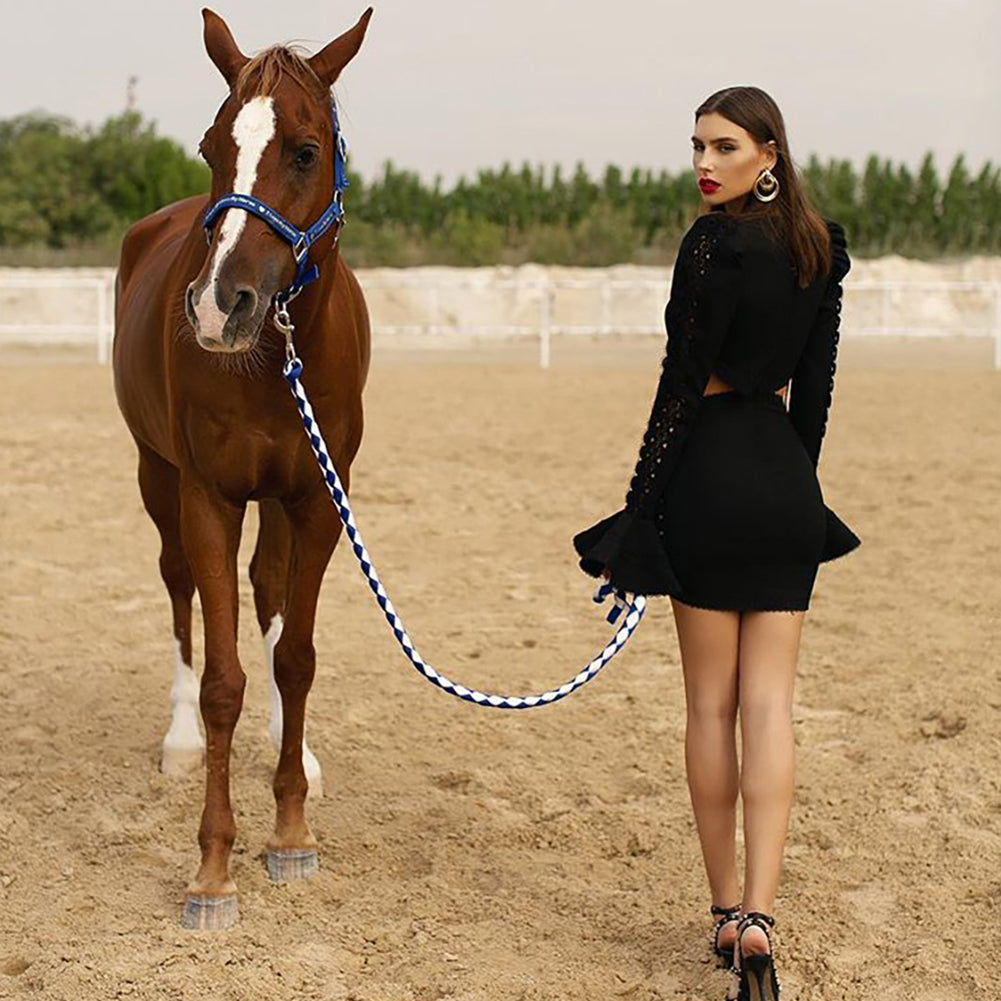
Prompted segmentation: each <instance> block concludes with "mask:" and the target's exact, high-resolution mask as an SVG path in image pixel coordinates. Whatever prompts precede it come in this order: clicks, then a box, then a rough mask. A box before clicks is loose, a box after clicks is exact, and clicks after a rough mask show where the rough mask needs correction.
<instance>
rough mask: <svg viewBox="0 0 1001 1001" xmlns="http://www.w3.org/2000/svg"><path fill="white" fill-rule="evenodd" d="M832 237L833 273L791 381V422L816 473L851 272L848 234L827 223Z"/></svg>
mask: <svg viewBox="0 0 1001 1001" xmlns="http://www.w3.org/2000/svg"><path fill="white" fill-rule="evenodd" d="M827 226H828V229H829V231H830V234H831V270H830V273H829V275H828V279H827V286H826V288H825V289H824V295H823V297H822V299H821V300H820V306H819V307H818V309H817V315H816V317H815V318H814V320H813V325H812V326H811V328H810V333H809V335H808V337H807V340H806V344H805V345H804V347H803V353H802V354H801V355H800V358H799V361H798V362H797V363H796V369H795V371H794V372H793V377H792V401H791V402H790V405H789V418H790V420H791V421H792V424H793V427H794V428H795V429H796V433H797V434H798V435H799V437H800V440H801V441H802V442H803V446H804V448H806V451H807V454H808V455H809V456H810V461H811V462H812V463H813V467H814V469H816V468H817V463H818V462H819V460H820V446H821V443H822V441H823V438H824V433H825V431H826V430H827V415H828V412H829V411H830V408H831V400H832V398H833V395H834V372H835V369H836V367H837V356H838V339H839V336H840V321H841V300H842V287H841V281H842V279H843V278H844V276H845V275H846V274H848V272H849V270H850V269H851V259H850V258H849V256H848V248H847V242H846V240H845V231H844V230H843V229H842V228H841V226H840V225H838V223H836V222H832V221H830V220H829V221H828V223H827Z"/></svg>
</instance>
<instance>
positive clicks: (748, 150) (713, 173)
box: [692, 111, 778, 205]
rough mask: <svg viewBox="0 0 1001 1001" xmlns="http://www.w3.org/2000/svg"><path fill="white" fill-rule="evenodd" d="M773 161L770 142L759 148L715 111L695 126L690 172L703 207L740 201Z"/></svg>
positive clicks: (774, 152)
mask: <svg viewBox="0 0 1001 1001" xmlns="http://www.w3.org/2000/svg"><path fill="white" fill-rule="evenodd" d="M777 160H778V154H777V153H776V150H775V143H774V142H773V141H771V140H769V141H768V142H767V143H765V144H764V145H763V146H759V145H758V143H756V142H755V141H754V139H753V138H752V137H751V135H750V133H749V132H747V131H746V130H745V129H742V128H741V127H740V126H739V125H737V124H736V123H734V122H731V121H730V120H729V119H728V118H724V117H723V116H722V115H721V114H719V113H718V112H716V111H712V112H709V113H707V114H705V115H701V116H700V117H699V119H698V120H697V121H696V123H695V135H693V136H692V169H693V170H694V171H695V180H696V182H697V183H698V185H699V191H700V192H701V193H702V198H703V201H704V202H705V203H706V205H719V204H720V203H721V202H729V201H732V200H733V199H735V198H742V197H743V196H744V195H746V194H748V193H749V192H750V190H751V188H753V187H754V183H755V182H756V181H757V179H758V178H759V177H760V176H761V172H762V171H763V170H765V168H767V167H774V166H775V163H776V161H777ZM712 181H715V182H716V183H715V185H713V184H712V183H710V182H712Z"/></svg>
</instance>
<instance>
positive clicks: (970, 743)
mask: <svg viewBox="0 0 1001 1001" xmlns="http://www.w3.org/2000/svg"><path fill="white" fill-rule="evenodd" d="M846 355H847V352H846ZM465 357H466V363H465V364H463V363H462V361H461V359H460V360H459V361H456V360H455V359H452V360H451V361H450V362H448V363H446V361H445V360H444V359H443V358H441V357H440V358H438V359H427V358H425V359H424V361H423V362H422V364H420V365H407V364H403V363H402V361H403V359H402V358H401V357H397V358H395V359H394V358H392V357H390V356H389V355H385V356H383V357H380V356H378V355H377V357H376V359H375V365H374V368H373V374H372V378H371V382H370V385H369V389H368V391H367V396H366V401H367V420H368V424H367V430H366V438H365V442H364V444H363V447H362V452H361V454H360V456H359V459H358V461H357V463H356V465H355V469H354V473H353V481H354V484H355V490H354V493H353V499H354V504H355V508H356V512H357V516H358V519H359V523H360V525H361V527H362V530H363V532H364V534H365V538H366V542H367V543H368V545H369V548H370V550H371V552H372V554H373V556H374V558H375V560H376V564H377V566H378V567H379V570H380V573H381V575H382V576H383V578H384V580H385V581H386V583H387V584H388V586H389V588H390V591H391V593H392V594H393V596H394V601H395V604H396V606H397V608H398V610H399V611H400V613H401V614H402V615H403V617H404V619H405V620H406V622H407V625H408V627H409V628H410V631H411V633H412V634H413V636H414V638H415V639H416V641H417V643H418V645H419V646H420V648H421V649H422V652H423V653H424V654H425V656H426V657H427V658H428V659H429V660H430V661H431V662H432V663H433V664H435V665H437V666H438V667H440V668H442V669H444V670H447V671H448V672H449V673H450V674H451V676H452V677H454V678H457V679H459V680H461V681H463V682H465V683H467V684H470V685H475V686H479V687H483V688H486V689H487V690H500V691H502V692H511V693H527V692H530V691H536V690H541V689H543V688H547V687H550V686H552V685H554V684H556V683H559V682H562V681H564V680H565V679H566V678H568V677H570V676H571V675H573V674H574V673H575V672H576V671H577V670H578V669H579V668H580V667H581V666H583V665H584V664H585V663H586V662H587V660H589V659H590V657H591V656H592V655H593V654H594V653H595V652H596V651H597V650H598V649H599V648H600V646H601V645H602V644H603V642H604V640H605V637H606V636H607V635H608V632H609V628H610V627H608V626H607V625H606V624H605V623H604V621H603V619H602V617H601V614H600V612H599V611H598V610H597V609H596V608H595V607H594V606H592V604H591V602H590V600H589V599H590V594H591V589H592V584H591V581H590V579H589V578H586V577H584V576H583V575H582V574H581V573H580V571H579V570H578V569H577V567H576V563H575V560H574V558H573V556H572V553H571V550H570V541H569V540H570V536H571V535H572V534H573V532H575V531H577V530H578V529H579V528H581V527H583V526H585V525H587V524H590V523H591V522H592V521H593V520H594V519H595V518H597V517H599V516H601V515H603V514H606V513H608V512H610V511H611V510H613V509H614V508H615V507H617V506H618V504H619V501H620V498H621V495H622V493H623V491H624V488H625V485H626V483H627V478H628V474H629V472H630V469H631V466H632V462H633V459H634V455H635V447H636V445H637V444H638V441H639V437H640V435H641V433H642V430H643V426H644V423H645V419H646V415H647V409H648V405H649V399H650V397H651V395H652V390H653V385H654V380H655V377H656V372H655V367H656V360H657V358H659V347H656V348H651V349H650V350H649V351H648V357H649V358H650V359H652V365H646V366H643V365H638V364H626V363H623V364H619V365H615V364H614V362H615V358H614V355H613V357H612V365H611V366H610V365H609V363H608V360H607V359H606V360H604V361H603V362H602V364H601V365H598V364H593V363H581V364H572V363H569V362H567V363H566V364H562V365H560V364H557V365H556V366H555V367H554V368H553V369H552V370H551V371H548V372H543V371H540V370H538V369H537V368H534V367H533V366H532V365H531V355H529V360H528V363H527V364H505V363H503V362H498V363H495V364H493V365H489V366H488V365H484V364H482V363H478V361H482V359H479V360H478V359H477V357H476V356H469V355H466V356H465ZM0 361H2V364H0V380H2V392H0V517H2V537H3V549H2V557H0V560H2V562H0V567H2V569H0V591H2V595H3V601H2V603H0V638H2V639H0V643H2V646H0V649H2V651H3V668H2V671H0V747H2V753H0V797H2V798H0V997H11V998H29V997H30V998H36V997H37V998H44V999H46V1001H62V999H73V1001H79V999H91V998H115V997H126V996H128V997H136V998H150V999H168V998H169V999H182V998H183V999H188V998H213V999H215V998H220V999H258V998H260V999H263V998H267V999H283V998H296V999H298V998H322V999H330V1001H348V999H351V1001H444V999H450V1001H550V999H571V1001H576V999H596V1001H605V999H615V998H627V999H629V1001H655V999H656V1001H663V999H706V998H708V999H715V998H721V997H722V992H723V990H724V988H725V984H726V977H725V975H724V974H723V973H722V972H720V971H718V970H716V969H715V968H714V967H713V965H712V963H711V962H710V957H709V950H708V931H709V924H710V918H709V913H708V905H709V898H708V892H707V887H706V884H705V877H704V874H703V870H702V864H701V857H700V854H699V848H698V841H697V838H696V834H695V829H694V824H693V820H692V817H691V811H690V806H689V800H688V791H687V787H686V784H685V776H684V764H683V730H684V701H683V691H682V686H681V678H680V671H679V659H678V652H677V642H676V636H675V631H674V625H673V619H672V617H671V614H670V606H669V604H668V603H667V602H666V600H661V601H655V602H653V604H652V606H651V609H650V611H649V613H648V615H647V618H646V620H645V621H644V623H643V625H642V626H641V628H640V631H639V632H638V633H637V635H636V637H635V639H634V640H633V642H632V643H631V644H630V647H629V648H628V649H627V650H626V651H625V652H624V653H623V654H622V655H621V656H620V658H619V659H617V660H616V661H615V663H614V664H613V665H612V666H610V667H609V668H608V669H607V670H606V671H605V672H604V673H603V674H602V675H601V676H600V677H599V678H598V679H596V680H595V681H594V682H593V683H592V684H590V685H589V686H587V687H586V688H585V689H583V691H581V692H579V693H577V694H576V695H575V696H573V697H572V698H570V699H568V700H567V701H565V702H562V703H559V704H557V705H556V706H551V707H547V708H544V709H540V710H536V711H533V712H528V713H501V712H497V711H493V710H486V709H482V708H477V707H473V706H469V705H466V704H464V703H460V702H458V701H456V700H453V699H450V698H448V697H447V696H445V695H444V694H442V693H441V692H438V691H436V690H435V689H433V688H432V687H431V686H429V685H428V684H426V683H425V682H423V681H422V680H421V679H420V678H418V676H417V675H416V674H415V673H414V672H413V671H412V669H411V668H410V667H409V666H408V665H407V664H406V662H405V661H404V660H403V659H402V657H401V655H400V654H399V653H398V652H397V650H396V648H395V646H394V645H393V642H392V638H391V636H390V634H389V632H388V630H387V629H386V627H385V624H384V622H383V620H382V618H381V616H380V614H379V612H378V609H377V607H376V606H375V604H374V603H373V602H372V600H371V596H370V593H369V591H368V589H367V587H366V586H365V585H364V581H363V579H362V577H361V574H360V573H359V571H358V569H357V566H356V565H355V563H354V562H353V558H352V556H351V554H350V552H349V550H348V549H347V547H346V546H343V545H342V546H341V547H340V548H339V550H338V552H337V553H336V555H335V558H334V561H333V564H332V566H331V569H330V571H329V572H328V575H327V582H326V585H325V590H324V592H323V594H322V599H321V608H320V615H319V626H318V631H317V648H318V651H319V660H320V670H319V674H318V678H317V682H316V685H315V688H314V691H313V695H312V698H311V701H310V742H311V744H312V746H313V748H314V749H315V751H316V752H317V754H318V756H319V758H320V759H321V761H322V764H323V767H324V770H325V782H326V787H327V797H326V798H325V799H323V800H322V801H319V802H314V803H312V805H311V807H310V817H311V822H312V825H313V829H314V831H315V833H316V835H317V836H318V838H319V840H320V843H321V847H322V857H321V871H320V874H319V875H318V876H317V877H316V878H315V879H313V880H312V881H310V882H309V883H307V884H299V885H272V884H270V883H269V882H268V880H267V878H266V874H265V871H264V866H263V863H262V852H263V847H264V841H265V839H266V837H267V835H268V833H269V830H270V826H271V823H272V809H273V807H272V799H271V792H270V786H269V782H270V774H271V770H272V767H273V764H274V756H273V753H272V751H271V748H270V745H269V743H268V740H267V737H266V734H265V727H266V723H267V712H268V708H267V707H268V695H267V686H266V680H265V678H264V676H263V657H262V652H261V647H260V642H259V637H258V636H257V634H256V631H255V627H254V618H253V614H252V605H251V602H250V591H249V585H248V584H247V582H246V575H245V573H244V576H243V585H242V586H243V615H242V620H241V649H242V651H243V656H244V663H245V666H246V668H247V672H248V675H249V683H248V690H247V700H246V708H245V711H244V716H243V719H242V721H241V725H240V727H239V729H238V731H237V739H236V748H235V757H234V781H233V789H234V801H235V804H236V810H237V819H238V824H239V836H238V841H237V846H236V849H235V855H234V858H233V873H234V876H235V879H236V881H237V883H238V886H239V889H240V902H241V913H242V922H241V924H240V925H239V927H238V928H237V929H235V930H234V931H232V932H229V933H223V934H217V935H211V934H195V933H187V932H183V931H182V930H181V928H180V926H179V923H178V918H179V913H180V907H181V904H182V902H183V899H184V893H185V885H186V882H187V880H188V879H189V878H190V877H191V876H192V875H193V873H194V870H195V866H196V860H197V846H196V842H195V835H196V828H197V824H198V815H199V811H200V806H201V793H202V782H201V779H200V778H199V777H197V776H196V777H192V778H191V779H189V780H184V781H180V782H177V781H168V780H166V779H164V778H163V777H162V776H161V775H160V774H159V773H158V770H157V764H158V753H159V745H160V740H161V739H162V736H163V733H164V730H165V728H166V725H167V720H168V701H167V696H168V690H169V688H170V683H171V638H170V628H169V616H168V605H167V601H166V598H165V595H164V593H163V591H162V589H161V584H160V581H159V578H158V574H157V571H156V556H157V543H156V536H155V532H154V530H153V528H152V525H151V524H150V523H149V522H148V521H147V519H146V517H145V514H144V513H143V511H142V508H141V505H140V500H139V494H138V490H137V488H136V485H135V481H134V455H133V449H132V445H131V441H130V439H129V438H128V437H127V434H126V431H125V428H124V426H123V424H122V422H121V420H120V418H119V415H118V413H117V410H116V408H115V404H114V400H113V395H112V392H111V383H110V371H109V370H106V369H103V370H102V369H100V368H98V367H96V366H94V365H92V364H91V363H90V362H89V358H88V359H87V360H85V361H82V362H74V361H73V360H72V359H70V360H67V359H66V358H55V359H52V358H48V359H43V358H42V357H41V356H39V355H32V354H31V353H30V352H29V353H28V355H27V356H26V355H25V354H24V353H23V352H22V353H21V354H19V355H16V356H11V357H7V358H4V359H0ZM999 456H1001V374H998V373H994V372H991V371H989V370H987V369H985V368H984V367H983V366H979V367H978V366H976V365H965V366H964V365H962V364H959V365H946V367H945V368H943V369H942V370H941V371H934V370H930V369H929V368H928V366H926V365H915V366H910V367H907V368H900V367H898V368H896V369H894V368H892V367H889V366H887V365H876V366H872V367H866V366H864V365H861V364H855V365H853V364H850V363H846V364H845V365H844V366H843V368H842V371H841V372H840V374H839V383H838V389H837V392H836V399H835V408H834V412H833V416H832V422H831V426H830V430H829V434H828V437H827V439H826V442H825V451H824V455H823V458H822V460H821V480H822V483H823V485H824V490H825V497H826V499H827V501H828V503H829V504H830V505H831V506H832V507H833V508H834V509H835V510H836V511H837V512H838V513H839V514H840V515H841V516H842V518H843V519H844V520H845V521H846V522H847V523H848V524H849V525H851V526H852V527H853V528H854V529H855V530H856V531H857V533H858V534H859V536H860V537H861V538H862V540H863V545H862V547H861V549H859V550H858V551H857V552H855V553H853V554H851V555H850V556H848V557H847V558H846V559H844V560H842V561H838V562H836V563H832V564H827V565H824V566H823V567H821V569H820V573H819V577H818V583H817V587H816V590H815V592H814V599H813V606H812V608H811V611H810V612H809V613H808V616H807V621H806V628H805V631H804V637H803V645H802V649H801V655H800V666H799V677H798V682H797V699H796V707H795V730H796V735H797V794H796V802H795V805H794V809H793V817H792V826H791V831H790V836H789V843H788V848H787V854H786V862H785V870H784V874H783V880H782V884H781V888H780V898H779V900H778V902H777V906H776V914H777V917H778V922H779V924H778V929H777V938H776V954H777V960H778V964H779V973H780V976H781V978H782V981H783V985H784V997H785V998H790V999H792V998H801V999H807V998H809V999H811V1001H812V999H819V1001H826V999H841V998H853V999H879V1001H953V999H974V998H976V999H980V998H986V997H991V996H993V993H994V991H996V984H997V982H998V981H997V967H996V961H997V954H998V953H997V949H998V946H999V945H1001V942H999V939H1001V932H999V928H1001V777H999V773H998V768H997V762H998V760H999V755H1001V738H999V732H1001V656H999V655H1001V642H999V634H1001V626H999V609H1001V577H999V565H1001V528H999V524H1001V522H999V504H998V497H999V494H1001V469H999V459H998V457H999ZM568 487H569V489H568ZM253 522H254V518H253V515H251V516H250V518H249V521H248V532H247V533H246V535H245V538H244V546H243V550H242V566H243V567H244V568H245V567H246V563H247V559H248V556H249V550H250V546H251V543H252V534H253V533H252V531H251V530H250V529H252V527H253ZM992 949H993V950H994V951H993V954H991V953H990V950H992Z"/></svg>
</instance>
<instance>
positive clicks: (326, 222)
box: [202, 97, 349, 316]
mask: <svg viewBox="0 0 1001 1001" xmlns="http://www.w3.org/2000/svg"><path fill="white" fill-rule="evenodd" d="M330 112H331V118H332V120H333V130H334V197H333V200H332V201H331V203H330V204H329V205H328V206H327V208H326V210H325V211H324V212H323V215H321V216H320V218H319V219H317V220H316V222H314V223H313V225H312V226H310V227H309V229H305V230H302V229H299V228H298V227H297V226H293V225H292V223H290V222H289V221H288V219H286V218H285V217H284V216H283V215H281V214H280V213H278V212H276V211H275V210H274V209H273V208H271V206H270V205H267V204H266V203H265V202H262V201H261V200H260V199H259V198H255V197H254V196H253V195H237V194H229V195H223V197H222V198H220V199H219V201H217V202H216V203H215V204H214V205H213V206H212V207H211V208H210V209H209V210H208V212H206V213H205V218H204V219H203V220H202V225H203V226H204V227H205V236H206V239H208V240H209V242H211V241H212V227H213V226H214V225H215V221H216V219H218V218H219V216H220V215H221V214H222V213H223V212H224V211H225V210H226V209H243V210H244V211H245V212H249V213H251V215H255V216H257V218H258V219H263V220H264V221H265V222H266V223H267V224H268V225H269V226H270V227H271V228H272V229H273V230H274V231H275V232H276V233H277V234H278V235H279V236H280V237H281V238H282V239H283V240H285V242H286V243H287V244H288V245H289V246H290V247H291V248H292V256H293V257H294V258H295V266H296V267H295V277H294V278H293V279H292V284H291V285H289V286H288V288H285V289H282V290H281V291H280V292H276V293H275V297H274V300H273V303H274V307H275V312H276V313H285V315H286V316H287V315H288V314H287V310H286V307H287V305H288V304H289V303H290V302H291V301H292V300H293V299H294V298H295V297H296V296H297V295H298V294H299V293H300V292H301V291H302V290H303V289H304V288H305V287H306V286H307V285H309V284H310V283H311V282H314V281H316V279H317V278H318V277H319V275H320V269H319V266H318V265H316V264H311V263H310V260H309V248H310V247H312V245H313V244H314V243H316V241H317V240H319V239H320V237H321V236H323V234H324V233H326V232H327V230H328V229H330V227H331V226H332V225H333V224H334V223H335V222H336V223H338V224H339V225H343V223H344V205H343V198H344V189H345V188H346V187H347V186H348V183H349V182H348V177H347V168H346V159H347V154H348V144H347V140H346V139H345V138H344V136H342V135H341V127H340V123H339V121H338V119H337V102H336V101H335V100H334V99H333V98H332V97H331V99H330Z"/></svg>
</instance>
